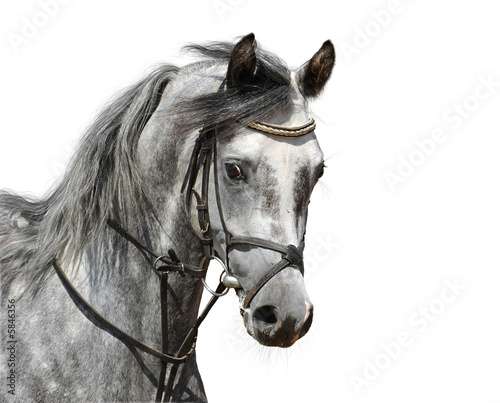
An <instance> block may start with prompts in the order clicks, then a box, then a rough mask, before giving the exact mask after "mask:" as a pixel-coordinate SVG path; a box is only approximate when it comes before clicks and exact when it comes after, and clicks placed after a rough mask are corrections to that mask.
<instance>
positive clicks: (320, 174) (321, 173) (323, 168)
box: [318, 164, 326, 179]
mask: <svg viewBox="0 0 500 403" xmlns="http://www.w3.org/2000/svg"><path fill="white" fill-rule="evenodd" d="M325 168H326V165H325V164H323V165H322V166H321V170H320V171H319V174H318V179H319V178H321V177H322V176H323V174H324V173H325Z"/></svg>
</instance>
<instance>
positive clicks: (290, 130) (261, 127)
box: [248, 118, 316, 137]
mask: <svg viewBox="0 0 500 403" xmlns="http://www.w3.org/2000/svg"><path fill="white" fill-rule="evenodd" d="M248 127H250V128H251V129H254V130H257V131H259V132H262V133H267V134H274V135H275V136H284V137H299V136H303V135H305V134H307V133H310V132H312V131H313V130H314V129H315V128H316V122H315V121H314V119H312V118H311V120H310V121H309V122H307V123H306V124H304V125H302V126H298V127H286V126H278V125H272V124H270V123H264V122H253V123H250V124H249V125H248Z"/></svg>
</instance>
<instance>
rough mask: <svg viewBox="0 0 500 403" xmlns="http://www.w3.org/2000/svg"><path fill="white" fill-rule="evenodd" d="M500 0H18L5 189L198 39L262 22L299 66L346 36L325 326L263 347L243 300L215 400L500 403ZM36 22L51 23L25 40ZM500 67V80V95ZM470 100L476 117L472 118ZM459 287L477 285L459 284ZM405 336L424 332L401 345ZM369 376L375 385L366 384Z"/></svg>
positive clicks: (207, 345)
mask: <svg viewBox="0 0 500 403" xmlns="http://www.w3.org/2000/svg"><path fill="white" fill-rule="evenodd" d="M494 4H495V2H493V1H487V0H476V1H451V0H440V1H430V0H418V1H417V0H414V1H410V0H401V1H399V2H398V1H396V0H395V1H393V2H389V1H386V0H381V1H356V2H354V1H347V0H343V1H332V2H326V1H323V2H322V1H318V0H309V1H307V2H299V1H295V0H294V1H286V2H285V1H282V2H278V1H275V2H271V1H262V0H253V1H250V0H220V1H211V0H207V1H201V0H199V1H183V2H181V1H176V2H174V1H168V2H167V1H154V0H147V1H141V2H139V1H136V2H130V1H129V2H124V1H118V0H112V1H111V0H108V1H106V2H98V1H95V0H94V1H88V0H87V1H85V2H84V1H77V0H72V1H67V4H65V5H61V6H60V8H59V10H57V12H54V13H53V14H54V15H53V16H51V17H49V18H48V19H46V20H44V18H43V15H41V14H39V13H40V12H41V11H42V10H43V9H42V7H41V5H40V3H39V2H38V1H34V0H25V1H23V2H8V4H7V3H6V2H3V4H2V5H1V6H0V21H1V31H2V40H1V42H0V52H1V64H0V69H1V74H0V87H1V88H2V96H1V99H0V102H1V105H0V110H1V117H2V119H1V122H2V129H1V139H0V147H1V148H0V156H1V158H0V187H2V188H11V189H15V190H17V191H31V192H34V193H36V194H42V193H43V192H44V191H45V190H47V189H48V187H49V185H50V184H51V183H53V181H54V180H55V179H56V178H57V177H58V175H59V174H60V172H61V170H62V169H63V168H64V165H65V164H66V162H67V160H68V158H69V155H70V153H71V151H72V150H73V147H74V145H75V142H76V140H77V139H78V138H79V136H80V134H81V133H82V131H83V130H84V128H85V127H86V125H87V124H88V123H89V122H90V121H91V120H92V118H93V117H94V116H95V113H96V111H97V110H98V108H99V106H100V105H102V104H103V103H104V102H105V101H106V100H107V99H109V97H111V96H112V95H113V94H114V93H115V92H116V91H118V90H119V89H121V88H123V87H124V86H126V85H127V84H129V83H132V82H133V81H135V80H136V79H137V78H138V77H140V76H141V75H142V74H143V72H144V71H145V70H146V69H147V68H148V67H150V66H151V65H154V64H156V63H158V62H161V61H171V62H175V63H177V64H179V63H185V62H186V60H185V59H183V58H182V57H180V54H179V49H180V47H181V46H182V45H183V44H185V43H188V42H204V41H208V40H232V39H234V38H235V37H237V36H240V35H244V34H247V33H249V32H254V33H255V34H256V38H257V40H258V41H259V42H260V43H261V44H262V45H263V46H264V47H266V48H267V49H270V50H272V51H274V52H276V53H277V54H278V55H280V56H281V57H282V58H283V59H284V60H286V61H287V62H288V63H289V65H290V66H298V65H301V64H302V63H303V62H305V61H306V60H307V59H308V58H310V57H311V56H312V54H313V53H314V52H315V51H316V50H317V49H318V48H319V47H320V46H321V44H322V42H323V41H324V40H326V39H328V38H329V39H331V40H332V41H333V42H334V44H335V45H336V49H337V64H336V67H335V69H334V73H333V76H332V79H331V81H330V82H329V84H328V87H327V89H326V91H325V93H324V95H323V96H322V97H321V98H320V99H319V100H318V101H317V102H315V103H314V104H313V105H312V109H313V112H314V113H315V116H316V117H317V121H318V129H317V135H318V138H319V140H320V142H321V144H322V147H323V150H324V152H325V155H326V156H327V157H328V160H327V166H328V169H327V172H326V174H325V176H324V179H323V180H322V182H321V184H320V185H319V186H318V188H317V189H316V191H315V194H314V197H313V201H312V204H311V213H310V218H309V223H310V224H309V228H308V238H307V247H306V259H307V262H308V267H307V268H306V271H308V273H307V278H306V280H307V286H308V289H309V293H310V296H311V298H312V300H313V302H314V303H315V320H314V323H313V327H312V329H311V330H310V332H309V334H308V335H307V336H306V337H305V338H304V339H302V340H300V341H299V342H298V343H297V344H296V345H295V346H293V347H292V348H290V349H288V350H275V349H266V348H263V347H260V346H258V345H257V343H256V342H255V341H253V340H252V339H251V338H250V337H249V336H247V335H246V332H245V330H244V328H243V324H242V322H241V319H240V317H239V314H238V306H237V301H236V299H235V297H234V296H230V297H226V298H225V299H224V300H223V301H221V302H220V303H219V304H220V305H217V306H216V308H215V309H214V311H213V313H211V314H210V316H209V318H208V319H207V323H206V324H204V325H203V329H202V330H201V334H200V337H199V347H198V362H199V366H200V370H201V373H202V376H203V379H204V382H205V386H206V390H207V394H208V397H209V399H210V400H211V401H212V402H217V403H224V402H235V401H238V402H241V403H244V402H255V401H259V402H263V403H266V402H284V401H286V402H292V403H294V402H304V401H308V402H342V403H349V402H384V403H390V402H391V403H392V402H394V403H400V402H406V403H409V402H419V403H420V402H488V403H493V402H499V401H500V392H499V391H498V382H499V379H500V347H499V346H500V343H499V340H500V325H499V318H500V315H499V311H500V293H499V287H500V275H499V268H500V267H499V261H500V258H499V253H498V250H499V244H500V231H499V228H500V214H499V206H500V191H499V183H498V174H499V173H500V159H499V158H498V153H499V150H500V140H499V136H500V122H499V107H500V86H499V85H500V84H499V82H500V52H499V49H500V46H499V43H498V42H499V38H500V24H499V23H498V15H499V10H498V9H495V7H494ZM388 10H389V11H388ZM37 13H38V14H37ZM36 18H38V20H36ZM25 19H28V20H29V21H33V19H35V20H36V22H37V23H38V24H39V25H44V26H42V27H40V28H39V29H38V32H36V34H35V35H33V37H32V38H29V39H28V40H27V43H22V44H19V45H18V46H14V45H13V44H12V38H13V34H15V35H21V34H22V28H23V24H25V21H26V20H25ZM363 31H364V32H365V34H363V33H362V32H363ZM366 32H367V33H368V35H367V34H366ZM9 38H10V39H9ZM488 80H490V81H493V82H494V83H497V84H496V85H495V84H491V85H490V87H489V91H488V89H487V88H486V87H484V84H481V83H482V82H484V81H488ZM481 86H482V87H481ZM478 87H481V88H479V90H478V91H479V93H477V92H476V90H477V89H478ZM477 95H479V96H480V98H482V99H478V98H477ZM464 103H465V106H464ZM457 105H462V106H457ZM457 107H460V108H463V109H464V111H466V112H467V113H468V117H467V118H463V119H458V118H457V116H459V115H458V114H457V112H455V110H457V109H454V108H457ZM450 108H451V111H450ZM467 109H468V110H467ZM438 129H441V130H442V133H443V134H442V137H441V139H442V140H443V139H444V140H443V141H442V142H441V143H439V144H436V143H434V146H435V147H434V149H433V150H432V151H433V152H432V153H431V154H430V155H429V156H424V154H422V152H421V151H418V150H419V148H418V147H417V145H416V143H415V141H420V142H425V141H426V139H427V143H426V144H429V141H430V140H429V139H432V133H433V132H434V131H435V130H438ZM429 147H430V146H429ZM410 158H413V161H414V162H415V164H414V165H417V166H414V167H413V170H412V171H410V169H411V167H410V168H409V167H408V166H406V171H405V170H404V169H405V168H402V166H401V164H402V163H401V159H405V160H406V161H408V160H409V159H410ZM398 169H399V170H400V172H402V173H403V174H405V175H406V177H400V178H401V182H399V183H396V185H395V186H394V189H391V186H389V183H388V181H387V179H386V176H387V175H388V173H389V175H390V173H392V175H399V173H398ZM214 281H215V280H214ZM450 283H455V284H459V285H460V287H461V288H460V289H459V290H458V291H457V290H455V294H453V292H452V290H450V289H448V288H449V285H447V284H450ZM457 294H458V295H457ZM421 309H427V310H429V312H430V314H431V315H432V316H430V317H428V318H429V319H423V316H421V314H420V313H419V312H421V311H419V310H421ZM417 319H418V320H419V322H415V321H416V320H417ZM417 323H418V326H417ZM401 333H403V336H404V335H405V334H406V337H407V340H410V342H408V343H407V345H404V346H400V347H396V346H395V345H394V344H391V342H394V341H395V340H397V339H398V337H400V336H399V335H400V334H401ZM383 345H386V346H392V356H393V357H392V358H391V357H389V355H387V353H385V352H384V348H383ZM370 366H372V367H371V372H370V370H368V369H367V368H369V367H370ZM353 375H355V376H358V377H359V378H357V379H358V381H359V379H361V378H363V379H365V380H366V381H365V382H366V383H365V384H364V386H362V387H361V388H360V390H361V393H358V391H357V389H356V387H355V386H354V385H353V382H352V380H353ZM368 378H369V379H368Z"/></svg>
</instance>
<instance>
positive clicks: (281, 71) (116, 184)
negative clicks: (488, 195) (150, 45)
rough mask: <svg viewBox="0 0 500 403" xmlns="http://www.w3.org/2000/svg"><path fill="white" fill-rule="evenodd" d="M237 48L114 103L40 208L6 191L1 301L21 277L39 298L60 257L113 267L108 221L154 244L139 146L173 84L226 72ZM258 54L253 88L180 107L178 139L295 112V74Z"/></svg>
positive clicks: (2, 196) (208, 49) (219, 50)
mask: <svg viewBox="0 0 500 403" xmlns="http://www.w3.org/2000/svg"><path fill="white" fill-rule="evenodd" d="M233 46H234V45H233V44H231V43H225V42H221V43H210V44H208V45H204V46H202V45H189V46H187V47H186V50H187V51H189V52H194V53H196V54H198V55H200V56H202V57H203V59H202V60H200V61H198V62H196V63H193V64H191V65H188V66H185V67H183V68H178V67H176V66H172V65H168V64H165V65H160V66H158V67H157V68H155V69H154V70H153V71H152V72H150V73H149V74H147V75H146V76H145V77H144V78H143V79H141V80H140V81H138V82H137V83H135V84H134V85H132V86H131V87H130V88H128V89H126V90H125V91H124V92H123V93H122V94H121V95H119V96H118V97H116V98H115V99H113V100H112V101H111V102H110V103H109V104H108V105H107V106H106V107H105V108H103V110H102V111H101V112H100V113H99V114H98V116H97V117H96V119H95V121H94V122H93V123H92V124H91V125H90V127H89V128H88V129H87V131H86V132H85V134H84V136H83V137H82V139H81V141H80V143H79V146H78V147H77V149H76V152H75V154H74V156H73V157H72V159H71V162H70V164H69V167H68V169H67V171H66V173H65V174H64V176H63V178H62V179H61V180H60V181H59V182H58V184H57V186H55V187H54V188H53V189H52V190H51V191H49V192H48V194H47V195H46V196H44V197H42V198H41V199H34V198H30V197H27V196H21V195H18V194H13V193H10V192H8V191H4V190H2V191H0V265H1V266H0V268H1V273H2V296H5V295H6V294H7V291H8V289H9V286H10V285H11V283H12V282H13V280H14V279H15V278H16V277H17V276H19V275H21V274H22V275H23V276H24V278H25V279H26V278H27V276H28V278H31V281H30V282H29V283H30V286H31V287H33V288H34V291H35V293H36V291H37V290H38V289H39V287H41V286H42V285H43V280H44V279H45V278H46V274H47V272H48V271H49V270H48V268H49V266H50V263H51V261H52V259H53V258H54V256H57V255H58V254H59V253H61V252H62V251H64V252H65V254H66V256H67V259H69V260H72V261H78V259H81V258H83V257H85V258H86V259H88V260H92V261H93V262H95V263H96V264H100V265H102V264H103V263H106V260H107V259H109V256H108V252H109V251H108V244H107V243H106V242H112V243H113V244H114V246H117V248H113V250H119V249H120V246H123V239H121V238H120V237H117V236H116V234H114V233H110V231H109V230H108V229H107V228H106V222H107V219H108V218H113V217H120V220H121V222H122V223H123V225H125V226H127V224H128V222H127V221H128V217H140V220H136V221H137V222H139V223H140V224H141V225H140V227H139V228H135V231H136V234H137V236H138V237H139V238H140V239H142V240H143V241H144V242H145V244H146V245H149V240H150V238H151V234H150V231H151V228H152V226H153V223H154V222H155V212H154V209H153V208H152V206H151V203H150V202H149V199H148V194H147V191H146V190H145V189H144V188H143V186H142V185H141V174H140V172H139V170H138V169H137V166H136V164H135V151H136V146H137V142H138V139H139V137H140V135H141V132H142V130H143V129H144V127H145V126H146V124H147V122H148V120H149V118H150V117H151V116H152V114H153V113H154V112H155V111H156V109H157V107H158V105H159V103H160V100H161V98H162V94H163V92H164V90H165V88H166V87H167V85H168V84H169V82H171V81H172V80H173V79H174V78H176V77H178V76H180V75H183V74H190V72H191V71H192V70H194V69H196V70H198V69H200V66H201V67H202V68H203V69H207V68H209V67H210V66H213V65H221V64H224V63H227V62H228V60H229V57H230V55H231V51H232V48H233ZM257 53H258V64H257V69H256V72H255V80H253V81H252V82H251V83H248V85H246V86H243V87H238V88H234V89H229V90H228V91H224V92H222V93H217V92H215V93H208V94H198V95H196V96H195V97H191V98H188V97H186V98H185V99H179V100H178V102H177V104H176V105H174V107H173V108H172V109H169V110H168V113H170V114H172V115H175V118H176V120H177V126H178V127H179V130H180V132H182V133H186V135H187V134H188V133H189V132H191V131H193V130H199V129H200V128H202V127H206V128H211V127H220V128H221V130H220V132H221V135H224V133H230V132H234V131H235V130H237V129H238V128H241V127H244V126H245V125H247V124H248V123H249V122H252V121H258V120H263V119H265V118H266V116H269V115H270V114H272V113H274V112H276V111H277V110H280V109H282V108H285V107H286V106H287V105H289V102H290V99H289V96H290V71H289V69H288V67H287V66H286V65H285V64H284V63H283V62H282V61H281V60H280V59H279V58H278V57H277V56H275V55H274V54H272V53H269V52H266V51H264V50H261V49H259V48H257ZM161 113H163V111H162V112H161ZM104 237H106V239H107V241H106V242H103V239H104ZM116 253H117V252H116Z"/></svg>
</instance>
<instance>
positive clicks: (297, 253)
mask: <svg viewBox="0 0 500 403" xmlns="http://www.w3.org/2000/svg"><path fill="white" fill-rule="evenodd" d="M248 127H249V128H251V129H253V130H256V131H259V132H261V133H265V134H271V135H275V136H284V137H299V136H303V135H305V134H308V133H310V132H311V131H313V130H314V129H315V127H316V123H315V122H314V119H311V120H310V121H309V122H308V123H306V124H305V125H302V126H299V127H292V128H290V127H284V126H277V125H271V124H268V123H263V122H254V123H251V124H250V125H249V126H248ZM216 134H217V131H216V129H209V130H205V129H201V130H200V135H199V136H198V138H197V140H196V143H195V146H194V148H193V152H192V155H191V158H190V162H189V166H188V169H187V172H186V175H185V178H184V181H183V184H182V188H181V193H184V191H185V190H186V189H187V190H188V192H187V194H186V198H185V199H186V208H187V211H188V212H189V211H191V209H190V207H191V202H192V196H193V195H194V197H195V199H196V209H197V212H198V223H199V225H200V232H201V243H202V245H203V251H204V252H203V254H204V256H203V258H202V260H201V262H200V264H199V267H196V266H192V265H188V264H184V263H182V262H180V260H179V259H178V258H177V255H176V253H175V252H174V251H173V250H172V249H170V250H169V251H168V255H159V254H156V253H154V252H153V251H152V250H150V249H149V248H148V247H146V246H145V245H143V244H142V243H141V242H139V241H138V240H137V239H135V238H134V237H133V236H132V235H130V234H129V233H128V232H127V231H126V229H124V228H123V227H122V226H121V225H120V224H119V223H118V222H116V221H114V220H111V219H110V220H108V225H109V226H110V227H111V228H112V229H113V230H114V231H116V232H117V233H118V234H119V235H121V236H122V237H123V238H124V239H126V240H127V241H128V242H130V243H131V244H133V245H134V246H135V247H136V248H137V249H138V250H139V251H141V252H142V253H143V254H144V255H149V256H151V257H152V258H154V259H155V260H154V263H153V265H152V269H153V272H154V273H155V274H156V275H157V276H158V277H159V279H160V300H161V301H160V303H161V322H162V348H161V351H158V350H157V349H154V348H152V347H150V346H148V345H146V344H144V343H142V342H140V341H138V340H137V339H135V338H134V337H132V336H130V335H129V334H127V333H126V332H124V331H123V330H121V329H119V328H118V327H116V326H115V325H113V324H112V323H110V322H109V321H108V320H107V319H105V318H104V317H103V316H102V315H101V314H99V312H98V311H97V310H96V309H95V308H94V307H93V306H92V305H90V304H89V303H88V302H87V301H86V300H85V299H84V298H83V297H82V296H81V295H80V294H79V293H78V291H77V290H76V289H75V288H74V287H73V285H72V284H71V282H70V280H69V279H68V277H67V276H66V274H65V273H64V271H63V270H62V269H61V266H60V264H59V262H58V260H57V258H54V260H53V267H54V269H55V271H56V273H57V275H58V277H59V279H60V281H61V283H62V285H63V286H64V288H65V289H66V291H67V292H68V294H69V296H70V297H71V299H72V300H73V302H74V303H75V305H76V306H77V307H78V308H79V309H80V311H81V312H82V313H83V314H84V316H85V317H86V318H87V319H89V320H90V321H91V322H92V323H93V324H94V325H95V326H97V327H99V328H100V329H102V330H104V331H106V332H108V333H109V334H111V335H112V336H114V337H116V338H117V339H118V340H120V341H121V342H123V343H124V344H125V345H126V346H127V347H128V348H129V349H130V350H131V351H132V353H133V354H134V356H135V357H136V358H137V359H138V361H139V365H140V366H141V369H142V370H143V372H144V373H145V374H146V376H147V377H148V379H149V380H150V381H151V382H152V383H153V385H155V386H156V387H157V393H156V402H161V401H162V398H163V402H169V401H170V398H171V393H172V390H173V385H174V380H175V376H176V374H177V370H178V367H179V365H180V364H184V363H186V362H188V360H189V359H190V358H191V357H192V356H193V354H194V352H195V348H196V338H197V334H198V328H199V326H200V325H201V323H202V322H203V320H204V319H205V318H206V316H207V315H208V313H209V312H210V310H211V308H212V307H213V306H214V304H215V303H216V302H217V300H218V298H219V297H221V296H223V295H225V294H227V292H228V291H229V289H230V288H237V289H241V288H242V287H241V285H240V282H239V281H238V279H237V277H236V276H235V275H234V274H233V273H231V271H230V269H229V253H230V251H231V249H232V248H234V247H236V246H237V245H249V246H252V247H258V248H264V249H268V250H272V251H275V252H278V253H281V256H282V258H281V260H280V261H279V262H277V263H276V264H274V265H273V266H272V267H271V268H270V269H269V270H268V271H267V272H266V273H265V274H264V275H263V276H262V277H261V279H260V280H259V281H257V283H256V284H255V285H254V286H253V287H252V288H251V289H250V290H249V291H248V292H247V293H246V295H245V298H244V300H243V303H242V307H241V309H242V312H243V310H245V309H247V308H248V306H249V305H250V303H251V301H252V300H253V298H254V297H255V296H256V295H257V293H258V292H259V291H260V290H261V289H262V287H264V285H266V284H267V282H268V281H269V280H271V279H272V278H273V277H274V276H275V275H276V274H278V273H279V272H281V271H282V270H284V269H285V268H287V267H295V268H298V269H299V270H300V272H301V273H302V275H303V274H304V267H303V251H304V237H303V239H302V241H301V242H300V244H299V245H298V246H294V245H282V244H279V243H276V242H273V241H270V240H266V239H262V238H255V237H246V236H233V235H232V234H231V233H230V232H229V230H228V228H227V225H226V222H225V219H224V214H223V207H222V203H221V199H220V191H219V175H218V170H217V139H216ZM212 161H213V167H214V185H215V194H216V204H217V209H218V213H219V217H220V221H221V223H222V227H223V231H224V234H225V241H226V242H225V246H226V250H225V256H224V259H220V258H219V257H218V256H217V254H216V253H215V251H214V248H213V236H212V229H211V226H210V216H209V205H208V193H209V185H210V167H211V164H212ZM200 170H201V171H202V179H201V195H200V194H199V193H198V192H197V191H196V190H195V189H194V185H195V182H196V179H197V176H198V172H199V171H200ZM304 236H305V234H304ZM213 259H215V260H218V261H219V262H220V263H221V264H222V267H223V270H224V271H223V273H222V274H221V282H220V284H219V285H218V287H217V289H216V290H211V289H210V288H209V287H208V285H207V284H206V282H205V276H206V273H207V270H208V266H209V264H210V261H211V260H213ZM170 272H177V273H179V274H181V275H186V274H187V275H190V276H192V277H195V278H198V279H200V280H201V281H202V282H203V285H204V287H205V288H206V289H207V291H209V292H210V293H211V294H212V298H211V299H210V301H209V302H208V304H207V306H206V307H205V308H204V310H203V311H202V313H201V314H200V316H199V317H198V318H197V320H196V321H195V323H194V324H193V326H192V327H191V329H190V330H189V332H188V334H187V335H186V337H185V339H184V341H183V343H182V345H181V347H180V348H179V350H178V352H177V353H176V354H174V355H172V354H169V353H168V351H167V348H168V309H167V307H168V304H167V299H168V290H167V284H168V274H169V273H170ZM135 349H139V350H141V351H143V352H145V353H147V354H150V355H152V356H154V357H156V358H158V359H159V360H160V361H161V370H160V374H159V378H158V381H156V378H155V377H154V375H153V374H152V373H151V371H149V369H147V368H146V367H145V365H144V363H143V362H142V360H141V359H140V357H139V356H138V355H137V352H136V350H135ZM167 364H171V365H172V367H171V370H170V373H169V377H168V379H167V384H166V385H165V378H166V369H167Z"/></svg>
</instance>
